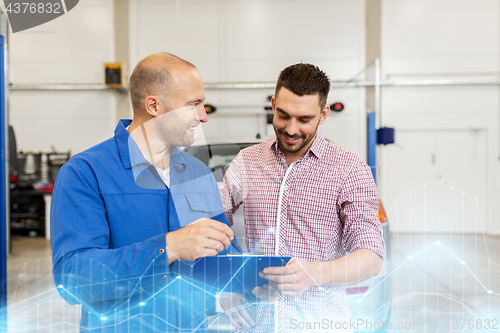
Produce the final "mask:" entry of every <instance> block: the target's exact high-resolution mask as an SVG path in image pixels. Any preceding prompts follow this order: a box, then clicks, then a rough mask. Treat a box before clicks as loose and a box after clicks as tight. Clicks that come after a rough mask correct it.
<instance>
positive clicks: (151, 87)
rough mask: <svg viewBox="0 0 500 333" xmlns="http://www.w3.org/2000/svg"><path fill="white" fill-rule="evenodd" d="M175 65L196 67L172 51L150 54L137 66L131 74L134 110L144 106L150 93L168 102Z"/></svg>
mask: <svg viewBox="0 0 500 333" xmlns="http://www.w3.org/2000/svg"><path fill="white" fill-rule="evenodd" d="M175 66H186V67H190V68H196V67H195V66H194V65H193V64H192V63H190V62H189V61H186V60H184V59H181V58H179V57H177V56H175V55H173V54H171V53H167V52H162V53H157V54H153V55H150V56H149V57H146V58H145V59H143V60H142V61H141V62H140V63H139V64H137V66H136V67H135V69H134V71H133V72H132V75H131V76H130V99H131V102H132V108H133V109H134V112H136V111H140V110H141V109H142V108H143V103H144V100H145V98H146V97H148V96H149V95H156V96H158V97H160V98H161V99H162V100H163V101H164V102H166V103H168V99H167V97H168V96H169V95H170V92H171V81H172V75H171V73H170V72H171V70H172V68H174V67H175Z"/></svg>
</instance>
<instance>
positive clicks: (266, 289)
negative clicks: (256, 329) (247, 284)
mask: <svg viewBox="0 0 500 333" xmlns="http://www.w3.org/2000/svg"><path fill="white" fill-rule="evenodd" d="M252 293H253V294H254V295H255V296H256V297H258V298H260V300H261V301H262V302H264V303H269V304H272V303H274V302H276V300H277V299H278V297H279V296H280V292H279V291H278V290H277V289H275V288H274V287H273V286H271V285H270V284H267V283H266V284H265V285H263V286H262V287H255V288H253V289H252Z"/></svg>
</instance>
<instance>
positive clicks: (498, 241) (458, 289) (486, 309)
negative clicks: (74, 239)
mask: <svg viewBox="0 0 500 333" xmlns="http://www.w3.org/2000/svg"><path fill="white" fill-rule="evenodd" d="M499 249H500V236H482V235H455V234H453V235H449V234H439V235H437V234H434V235H413V234H412V235H407V234H399V235H393V237H392V249H391V260H392V274H390V276H389V278H390V279H391V284H392V301H391V302H390V304H388V306H390V307H391V318H390V322H391V325H392V329H390V330H388V332H441V331H446V332H463V331H470V332H492V331H493V332H494V331H498V330H500V251H499ZM50 255H51V249H50V243H49V242H48V241H46V240H45V239H43V238H28V237H16V238H14V239H13V240H12V254H11V256H10V257H9V258H8V304H9V306H8V327H9V330H8V331H9V332H78V322H79V316H80V315H79V313H80V308H79V307H78V306H70V305H68V304H66V303H65V302H64V301H63V300H62V298H61V297H60V296H59V295H58V294H57V290H56V287H55V285H54V284H53V280H52V274H51V270H52V261H51V258H50ZM488 320H489V321H488ZM495 320H496V322H495ZM1 321H2V318H0V322H1ZM224 322H225V321H224V320H220V324H221V325H223V326H225V325H224V324H227V323H224ZM495 323H496V324H495ZM487 326H489V327H490V328H487ZM212 327H215V326H212ZM226 327H227V326H226ZM221 328H222V326H221ZM0 332H2V328H1V325H0ZM220 332H222V330H221V331H220Z"/></svg>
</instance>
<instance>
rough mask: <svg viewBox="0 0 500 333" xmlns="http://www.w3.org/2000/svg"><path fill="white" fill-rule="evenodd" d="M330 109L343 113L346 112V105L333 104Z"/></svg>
mask: <svg viewBox="0 0 500 333" xmlns="http://www.w3.org/2000/svg"><path fill="white" fill-rule="evenodd" d="M330 109H331V110H332V111H335V112H341V111H343V110H344V104H342V103H340V102H336V103H333V104H332V105H330Z"/></svg>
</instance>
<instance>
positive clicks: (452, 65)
mask: <svg viewBox="0 0 500 333" xmlns="http://www.w3.org/2000/svg"><path fill="white" fill-rule="evenodd" d="M498 11H499V4H498V1H496V0H481V1H470V0H438V1H436V0H406V1H399V0H384V1H383V14H382V42H383V46H382V52H383V58H384V62H383V72H384V73H385V74H386V75H391V76H393V75H398V74H399V75H403V74H413V75H415V74H426V73H427V74H428V73H477V72H496V71H498V47H499V45H498V38H499V29H498V23H499V22H498Z"/></svg>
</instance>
